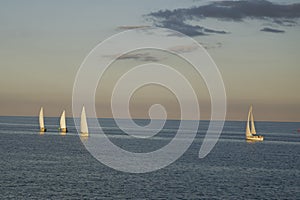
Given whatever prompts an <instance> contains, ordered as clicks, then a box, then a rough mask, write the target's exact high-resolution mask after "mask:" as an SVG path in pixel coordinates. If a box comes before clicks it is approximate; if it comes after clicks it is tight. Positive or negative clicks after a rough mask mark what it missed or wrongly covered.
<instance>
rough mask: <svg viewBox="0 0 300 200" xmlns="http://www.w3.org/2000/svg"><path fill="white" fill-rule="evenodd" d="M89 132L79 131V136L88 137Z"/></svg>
mask: <svg viewBox="0 0 300 200" xmlns="http://www.w3.org/2000/svg"><path fill="white" fill-rule="evenodd" d="M88 136H89V133H80V137H88Z"/></svg>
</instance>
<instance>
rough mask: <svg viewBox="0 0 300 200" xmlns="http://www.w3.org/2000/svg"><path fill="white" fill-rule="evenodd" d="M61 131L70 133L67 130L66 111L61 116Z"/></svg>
mask: <svg viewBox="0 0 300 200" xmlns="http://www.w3.org/2000/svg"><path fill="white" fill-rule="evenodd" d="M59 131H60V132H61V133H67V132H68V129H67V126H66V112H65V111H63V112H62V114H61V116H60V127H59Z"/></svg>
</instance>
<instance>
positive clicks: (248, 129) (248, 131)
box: [246, 106, 252, 137]
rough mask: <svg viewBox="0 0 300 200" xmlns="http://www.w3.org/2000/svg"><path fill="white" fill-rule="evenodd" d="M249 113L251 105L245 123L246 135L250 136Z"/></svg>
mask: <svg viewBox="0 0 300 200" xmlns="http://www.w3.org/2000/svg"><path fill="white" fill-rule="evenodd" d="M251 113H252V106H251V107H250V109H249V113H248V120H247V125H246V137H248V136H252V134H251V131H250V123H249V121H250V116H251Z"/></svg>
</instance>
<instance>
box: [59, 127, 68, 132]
mask: <svg viewBox="0 0 300 200" xmlns="http://www.w3.org/2000/svg"><path fill="white" fill-rule="evenodd" d="M59 131H60V132H61V133H67V132H68V129H67V128H59Z"/></svg>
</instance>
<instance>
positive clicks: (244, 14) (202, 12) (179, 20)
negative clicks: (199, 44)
mask: <svg viewBox="0 0 300 200" xmlns="http://www.w3.org/2000/svg"><path fill="white" fill-rule="evenodd" d="M148 17H152V20H153V21H154V22H155V25H157V26H160V27H165V28H170V29H174V30H177V31H180V32H182V33H185V34H187V35H189V36H196V35H207V34H210V33H217V34H225V33H227V32H226V31H219V30H213V29H208V28H205V27H201V26H198V25H190V24H188V23H187V21H188V20H201V19H204V18H217V19H222V20H231V21H243V20H244V19H247V18H250V19H261V20H268V21H272V23H276V24H278V25H282V26H294V25H295V24H296V21H295V20H296V19H297V18H300V3H295V4H284V5H282V4H276V3H272V2H269V1H266V0H242V1H216V2H211V3H209V4H207V5H202V6H198V7H192V8H181V9H175V10H160V11H158V12H152V13H150V14H149V15H148Z"/></svg>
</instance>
